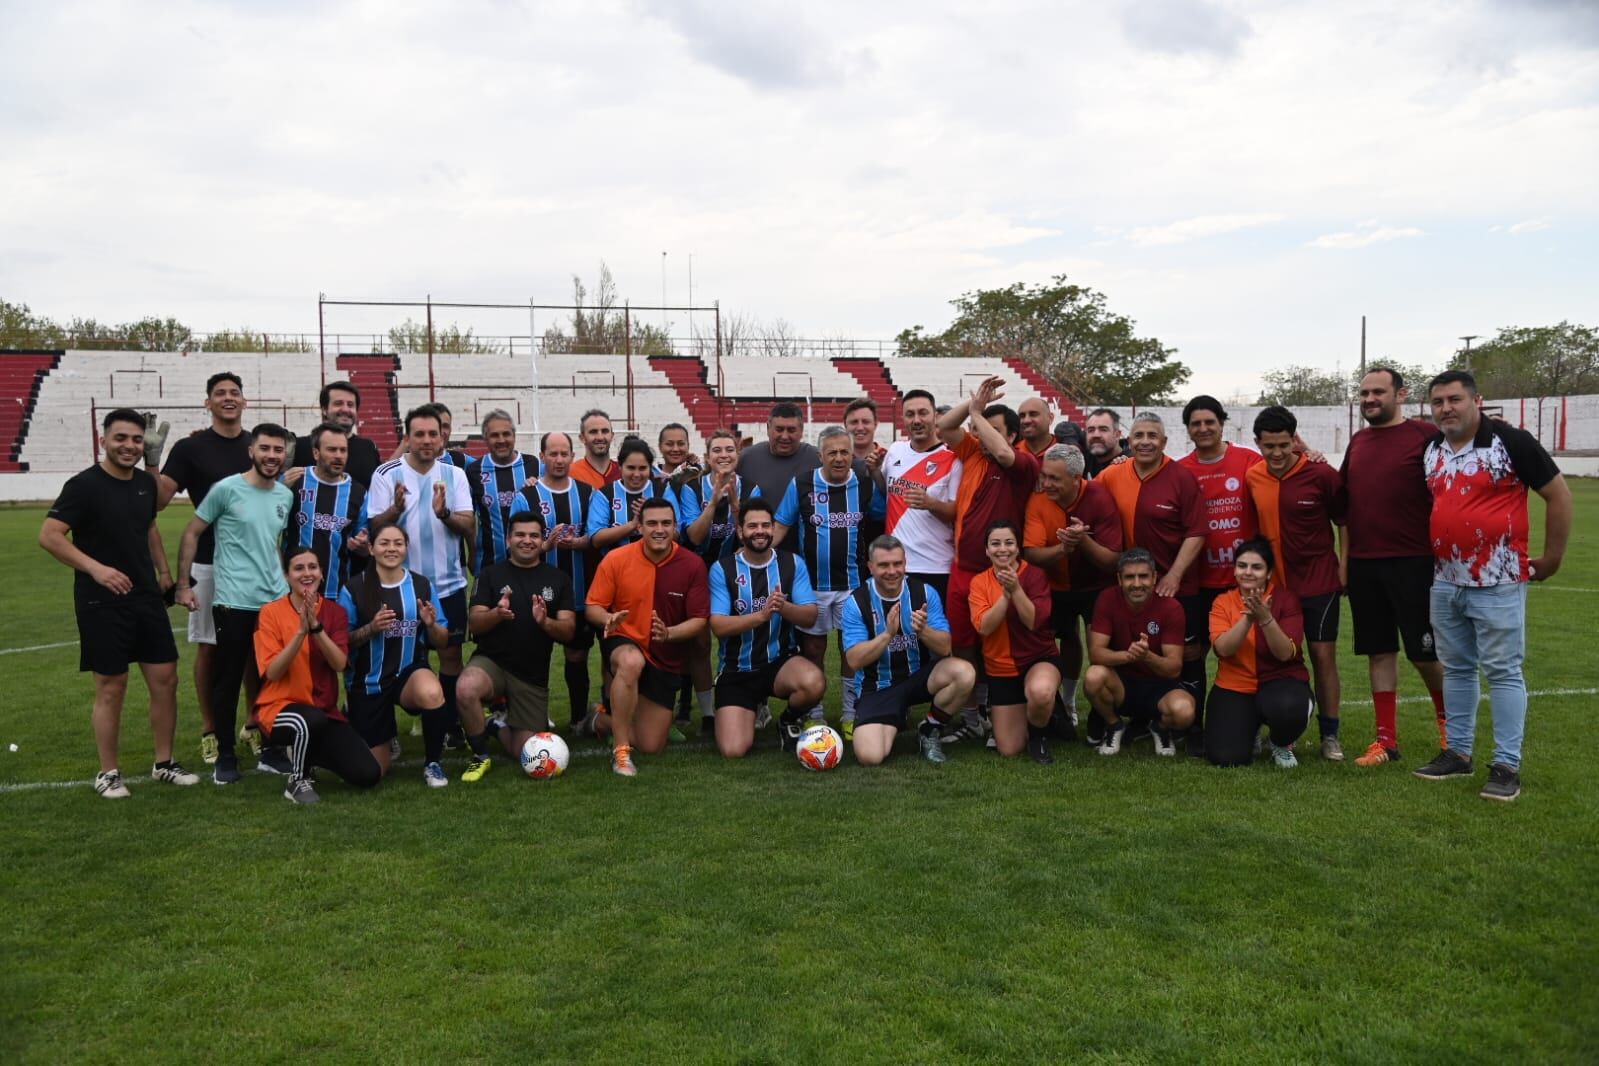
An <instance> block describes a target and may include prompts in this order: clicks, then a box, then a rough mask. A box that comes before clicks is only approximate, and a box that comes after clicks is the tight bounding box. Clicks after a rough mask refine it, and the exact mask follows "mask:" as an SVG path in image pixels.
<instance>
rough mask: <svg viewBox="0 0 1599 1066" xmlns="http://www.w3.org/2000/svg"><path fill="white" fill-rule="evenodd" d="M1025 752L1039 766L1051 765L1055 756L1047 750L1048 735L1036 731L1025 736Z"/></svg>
mask: <svg viewBox="0 0 1599 1066" xmlns="http://www.w3.org/2000/svg"><path fill="white" fill-rule="evenodd" d="M1027 754H1028V755H1031V756H1032V757H1033V761H1034V762H1036V763H1037V764H1038V765H1040V766H1053V765H1054V764H1055V756H1053V755H1051V754H1050V752H1049V737H1048V736H1047V735H1046V734H1044V733H1036V734H1033V735H1031V736H1029V737H1028V738H1027Z"/></svg>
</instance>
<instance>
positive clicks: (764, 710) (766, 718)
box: [755, 703, 772, 729]
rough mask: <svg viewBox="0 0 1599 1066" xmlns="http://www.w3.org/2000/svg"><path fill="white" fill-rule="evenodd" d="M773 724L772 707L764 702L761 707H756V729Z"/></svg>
mask: <svg viewBox="0 0 1599 1066" xmlns="http://www.w3.org/2000/svg"><path fill="white" fill-rule="evenodd" d="M771 724H772V712H771V710H770V708H768V707H767V706H766V704H764V703H763V704H761V705H760V706H759V707H757V708H755V728H756V729H765V728H766V727H767V726H769V725H771Z"/></svg>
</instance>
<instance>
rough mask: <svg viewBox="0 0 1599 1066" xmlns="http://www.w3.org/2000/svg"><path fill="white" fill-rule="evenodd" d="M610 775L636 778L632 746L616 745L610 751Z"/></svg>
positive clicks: (636, 772) (636, 769)
mask: <svg viewBox="0 0 1599 1066" xmlns="http://www.w3.org/2000/svg"><path fill="white" fill-rule="evenodd" d="M611 773H613V774H616V775H617V776H619V777H637V776H638V767H636V766H634V765H633V748H632V745H629V744H618V745H617V746H616V747H615V748H613V749H611Z"/></svg>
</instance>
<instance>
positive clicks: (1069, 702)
mask: <svg viewBox="0 0 1599 1066" xmlns="http://www.w3.org/2000/svg"><path fill="white" fill-rule="evenodd" d="M1060 698H1061V699H1062V700H1064V701H1066V706H1067V707H1071V706H1073V705H1075V704H1076V703H1077V678H1075V677H1063V678H1061V681H1060Z"/></svg>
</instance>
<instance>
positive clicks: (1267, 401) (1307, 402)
mask: <svg viewBox="0 0 1599 1066" xmlns="http://www.w3.org/2000/svg"><path fill="white" fill-rule="evenodd" d="M1401 373H1403V371H1401ZM1255 402H1256V403H1257V404H1259V405H1260V406H1262V407H1266V406H1270V405H1271V404H1281V405H1282V406H1284V407H1330V406H1335V405H1337V404H1342V403H1348V402H1349V384H1348V382H1346V381H1345V380H1344V377H1343V375H1342V374H1329V373H1327V372H1325V371H1322V370H1317V369H1316V368H1315V367H1313V366H1285V367H1283V368H1282V369H1280V370H1268V371H1266V372H1265V373H1264V374H1262V375H1260V398H1259V399H1258V400H1256V401H1255Z"/></svg>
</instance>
